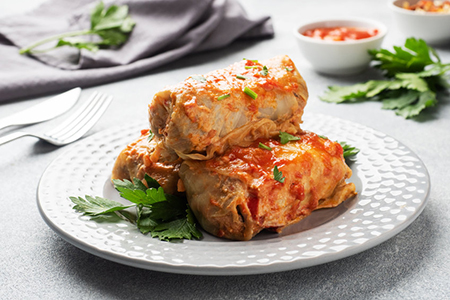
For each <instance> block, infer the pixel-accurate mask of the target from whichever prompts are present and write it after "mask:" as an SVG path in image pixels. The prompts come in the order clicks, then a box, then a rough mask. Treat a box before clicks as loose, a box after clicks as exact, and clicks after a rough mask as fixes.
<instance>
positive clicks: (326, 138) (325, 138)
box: [317, 134, 328, 140]
mask: <svg viewBox="0 0 450 300" xmlns="http://www.w3.org/2000/svg"><path fill="white" fill-rule="evenodd" d="M317 136H318V137H320V138H321V139H324V140H328V137H326V136H324V135H320V134H318V135H317Z"/></svg>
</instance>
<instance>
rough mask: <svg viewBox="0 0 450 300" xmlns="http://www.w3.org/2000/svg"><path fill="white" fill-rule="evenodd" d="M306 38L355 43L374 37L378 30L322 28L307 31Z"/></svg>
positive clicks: (304, 33)
mask: <svg viewBox="0 0 450 300" xmlns="http://www.w3.org/2000/svg"><path fill="white" fill-rule="evenodd" d="M302 34H303V35H304V36H308V37H311V38H313V39H319V40H325V41H353V40H361V39H367V38H370V37H373V36H375V35H377V34H378V29H365V28H356V27H321V28H314V29H309V30H306V31H305V32H303V33H302Z"/></svg>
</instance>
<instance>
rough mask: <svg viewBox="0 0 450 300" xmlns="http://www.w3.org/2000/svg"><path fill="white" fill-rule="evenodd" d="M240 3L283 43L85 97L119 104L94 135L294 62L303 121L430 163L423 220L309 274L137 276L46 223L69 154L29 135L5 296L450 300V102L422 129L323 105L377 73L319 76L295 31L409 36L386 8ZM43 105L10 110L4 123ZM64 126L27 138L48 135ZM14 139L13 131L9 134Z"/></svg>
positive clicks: (19, 0)
mask: <svg viewBox="0 0 450 300" xmlns="http://www.w3.org/2000/svg"><path fill="white" fill-rule="evenodd" d="M40 2H43V1H42V0H39V1H37V0H15V1H2V2H1V3H0V17H2V16H6V15H10V14H15V13H21V12H25V11H27V10H29V9H31V8H33V7H35V6H37V5H38V4H39V3H40ZM242 2H243V5H244V6H245V7H246V9H247V11H248V13H249V14H250V15H254V16H257V15H261V14H270V15H271V16H272V18H273V23H274V27H275V31H276V36H275V38H273V39H269V40H264V41H257V42H237V43H234V44H233V45H232V46H230V47H227V48H226V49H221V50H218V51H214V52H208V53H203V54H198V55H194V56H189V57H186V58H183V59H181V60H179V61H177V62H174V63H171V64H170V65H167V66H165V67H163V68H160V69H158V70H156V71H154V72H151V73H149V74H147V75H145V76H141V77H137V78H133V79H129V80H124V81H121V82H115V83H111V84H105V85H102V86H98V87H94V88H89V89H85V90H84V91H83V93H82V98H81V102H82V101H83V100H85V99H86V97H87V96H88V95H89V94H90V93H91V92H92V91H94V90H98V91H101V92H105V93H109V94H111V95H113V96H114V98H115V100H114V102H113V104H112V105H111V106H110V108H109V109H108V111H107V112H106V114H105V115H104V117H103V118H102V119H101V120H100V122H99V123H98V124H97V125H96V126H95V127H94V129H93V130H91V132H90V133H89V134H93V133H96V132H100V131H102V130H105V129H107V128H108V127H110V126H113V125H116V124H120V123H127V122H129V121H130V120H144V119H145V118H146V117H147V112H146V107H147V104H148V102H149V101H150V99H151V97H152V95H153V93H155V92H156V91H158V90H159V89H161V88H162V87H163V86H165V85H167V84H172V83H176V82H178V81H181V80H183V79H184V78H186V77H187V76H188V75H189V74H192V73H204V72H207V71H210V70H213V69H216V68H220V67H225V66H227V65H229V64H231V63H233V62H234V61H238V60H240V59H242V58H243V57H251V58H259V59H265V58H270V57H272V56H275V55H278V54H288V55H289V56H290V57H291V58H292V59H293V60H294V62H295V63H296V65H297V67H298V68H299V70H300V71H301V73H302V75H303V77H304V78H305V80H306V82H307V83H308V87H309V91H310V98H309V103H308V105H307V107H306V113H308V112H315V113H323V114H328V115H332V116H336V117H339V118H343V119H347V120H350V121H353V122H357V123H360V124H364V125H366V126H369V127H372V128H374V129H376V130H378V131H381V132H384V133H386V134H388V135H390V136H392V137H394V138H396V139H397V140H399V141H401V142H402V143H404V144H405V145H406V146H408V147H409V148H411V149H412V150H413V151H414V152H415V153H416V154H417V155H418V156H419V157H420V158H421V159H422V160H423V161H424V163H425V165H426V166H427V168H428V171H429V173H430V177H431V183H432V184H431V185H432V187H431V193H430V195H429V203H428V205H427V206H426V208H425V210H424V211H423V213H422V214H421V215H420V216H419V217H418V218H417V219H416V220H415V221H414V222H413V223H412V224H411V225H410V226H409V227H407V228H406V229H405V230H404V231H402V232H401V233H399V234H398V235H396V236H395V237H393V238H391V239H389V240H388V241H386V242H384V243H382V244H380V245H378V246H376V247H374V248H372V249H370V250H367V251H365V252H362V253H360V254H357V255H354V256H351V257H348V258H345V259H342V260H339V261H335V262H331V263H327V264H324V265H319V266H314V267H309V268H306V269H300V270H294V271H288V272H280V273H273V274H262V275H251V276H226V277H220V276H189V275H177V274H168V273H161V272H154V271H148V270H142V269H136V268H132V267H129V266H124V265H120V264H117V263H114V262H111V261H108V260H105V259H102V258H99V257H96V256H94V255H91V254H89V253H86V252H84V251H82V250H80V249H78V248H76V247H74V246H72V245H71V244H69V243H67V242H65V241H64V240H63V239H62V238H60V237H59V236H58V235H57V234H56V233H55V232H53V231H52V230H51V229H50V228H49V227H48V226H47V225H46V224H45V222H44V221H43V219H42V218H41V216H40V214H39V212H38V209H37V205H36V189H37V186H38V182H39V178H40V176H41V175H42V173H43V172H44V170H45V168H46V166H47V165H49V164H50V162H51V161H52V160H53V159H55V158H56V157H57V156H58V155H60V154H61V153H63V152H64V151H66V150H67V148H66V147H62V148H56V147H53V146H50V145H47V144H45V143H42V142H37V141H36V140H35V139H34V138H23V139H20V140H17V141H14V142H11V143H9V144H6V145H3V146H1V147H0V187H1V189H0V190H1V194H0V205H1V211H2V214H1V215H2V218H1V220H0V224H1V226H0V241H1V246H0V299H140V298H142V299H450V284H449V280H450V250H449V249H450V217H449V216H450V188H449V187H450V184H449V179H450V177H449V172H448V170H449V167H450V165H449V159H450V155H449V149H450V139H449V130H450V118H449V116H450V106H449V99H441V101H440V103H439V105H437V106H436V107H435V108H433V109H429V110H428V111H427V112H426V113H425V114H424V115H423V116H422V117H421V118H420V119H418V120H404V119H403V118H401V117H398V116H396V115H395V114H394V113H393V112H392V111H387V110H382V109H381V105H380V103H376V102H367V103H358V104H341V105H333V104H328V103H324V102H322V101H320V100H319V99H318V96H319V95H320V94H321V93H322V92H323V91H324V90H325V89H326V87H327V86H328V85H330V84H347V83H348V84H350V83H355V82H358V81H362V80H367V79H369V78H373V77H374V76H377V73H376V72H374V71H370V70H369V71H367V72H365V73H363V74H360V75H358V76H352V77H344V78H342V77H341V78H337V77H330V76H323V75H320V74H317V73H315V72H314V71H313V70H312V69H311V67H310V66H309V65H308V63H307V62H306V61H305V59H304V58H303V57H302V55H301V54H300V53H299V51H298V49H297V45H296V43H295V40H294V38H293V34H292V30H293V28H294V27H295V26H296V24H298V23H299V22H300V21H304V20H308V19H314V18H319V17H337V16H360V17H368V18H372V19H375V20H378V21H381V22H383V23H385V24H386V25H387V26H388V28H389V33H388V35H387V36H386V39H385V41H384V44H383V45H384V46H385V47H389V46H391V45H394V44H395V45H399V44H402V43H403V42H404V39H405V37H404V36H403V35H402V34H401V33H400V32H399V31H398V30H397V29H396V27H395V24H394V22H393V20H392V16H391V15H390V12H389V11H388V8H387V5H386V1H376V0H364V1H363V0H361V1H350V0H343V1H333V0H316V1H299V0H297V1H296V0H284V1H274V0H272V1H271V0H243V1H242ZM437 50H438V53H439V54H440V55H441V58H442V59H443V61H445V62H449V61H450V47H439V48H437ZM46 98H47V97H41V98H31V99H27V100H23V101H20V102H12V103H8V104H1V105H0V118H1V117H4V116H7V115H10V114H12V113H14V112H16V111H20V110H22V109H24V108H25V107H27V106H28V105H31V104H34V103H38V102H39V101H42V100H44V99H46ZM81 102H80V103H81ZM59 121H60V120H54V121H49V122H46V123H43V124H39V125H35V126H30V127H29V128H27V129H29V130H31V131H41V130H45V129H48V128H51V127H52V126H53V125H54V124H57V123H58V122H59ZM10 131H13V129H10V130H3V131H2V134H4V133H8V132H10ZM67 147H70V146H67Z"/></svg>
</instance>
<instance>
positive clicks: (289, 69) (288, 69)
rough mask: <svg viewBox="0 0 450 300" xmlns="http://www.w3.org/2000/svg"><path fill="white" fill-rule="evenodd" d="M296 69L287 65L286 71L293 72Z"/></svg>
mask: <svg viewBox="0 0 450 300" xmlns="http://www.w3.org/2000/svg"><path fill="white" fill-rule="evenodd" d="M293 70H294V69H291V68H289V67H286V71H288V72H292V71H293Z"/></svg>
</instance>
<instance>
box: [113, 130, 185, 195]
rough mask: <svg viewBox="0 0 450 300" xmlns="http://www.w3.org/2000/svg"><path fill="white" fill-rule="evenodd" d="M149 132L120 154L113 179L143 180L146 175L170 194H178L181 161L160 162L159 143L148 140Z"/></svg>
mask: <svg viewBox="0 0 450 300" xmlns="http://www.w3.org/2000/svg"><path fill="white" fill-rule="evenodd" d="M148 137H149V130H148V129H146V130H142V131H141V136H140V137H139V138H138V139H137V140H136V141H135V142H132V143H130V144H129V145H127V147H126V148H125V149H123V150H122V152H121V153H120V154H119V156H118V157H117V159H116V162H115V164H114V168H113V170H112V176H111V178H112V179H120V180H124V179H128V180H133V179H134V178H139V179H141V180H142V179H143V178H144V175H145V174H148V175H149V176H150V177H152V178H153V179H155V180H156V181H158V183H159V184H160V185H161V186H162V187H163V189H164V191H165V192H166V193H168V194H172V195H173V194H177V191H178V186H177V185H178V180H179V176H178V170H179V168H180V165H181V159H178V160H175V161H172V162H163V161H160V159H159V158H160V155H159V154H158V153H157V151H158V147H156V146H157V144H158V141H157V140H156V139H155V138H153V139H152V140H151V141H149V140H148Z"/></svg>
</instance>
